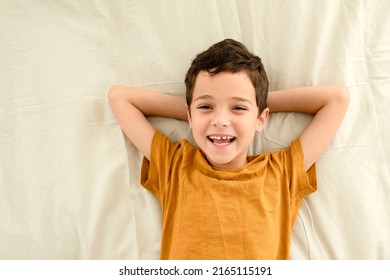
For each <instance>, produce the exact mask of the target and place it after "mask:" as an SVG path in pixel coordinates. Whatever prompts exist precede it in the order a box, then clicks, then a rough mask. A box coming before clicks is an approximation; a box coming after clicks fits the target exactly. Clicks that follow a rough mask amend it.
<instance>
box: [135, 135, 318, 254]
mask: <svg viewBox="0 0 390 280" xmlns="http://www.w3.org/2000/svg"><path fill="white" fill-rule="evenodd" d="M248 160H249V162H248V163H247V164H246V165H245V166H244V167H242V168H240V169H235V170H228V171H226V170H216V169H213V168H212V167H211V166H210V165H209V164H208V162H207V160H206V159H205V158H204V157H203V155H202V152H201V151H200V149H198V148H195V147H194V146H192V145H191V144H190V143H189V142H188V141H186V140H181V141H180V142H178V143H176V144H174V143H172V142H171V141H170V140H169V139H168V138H167V137H166V136H165V135H163V134H161V133H160V132H158V131H156V133H155V135H154V138H153V141H152V146H151V161H150V162H149V161H148V160H147V159H144V161H143V163H142V171H141V184H142V185H143V186H144V187H145V188H146V189H148V190H149V191H151V192H152V193H153V194H154V195H156V196H157V198H158V199H159V201H160V203H161V207H162V221H163V229H162V241H161V259H288V258H289V257H290V242H291V232H292V228H293V225H294V223H295V219H296V217H297V214H298V211H299V207H300V205H301V202H302V200H303V198H304V197H305V196H307V195H308V194H310V193H312V192H314V191H316V189H317V182H316V170H315V165H313V166H312V167H311V169H310V170H309V171H308V172H307V173H306V172H305V169H304V165H303V153H302V149H301V144H300V142H299V139H296V140H294V141H293V142H292V143H291V146H290V147H288V148H285V149H283V150H281V151H279V152H275V153H264V154H261V155H259V156H253V157H249V158H248Z"/></svg>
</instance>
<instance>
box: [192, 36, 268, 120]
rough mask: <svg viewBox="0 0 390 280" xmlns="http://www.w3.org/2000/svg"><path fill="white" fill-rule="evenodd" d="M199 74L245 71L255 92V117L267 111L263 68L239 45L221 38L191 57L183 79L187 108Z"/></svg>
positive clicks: (258, 61) (265, 75) (266, 86)
mask: <svg viewBox="0 0 390 280" xmlns="http://www.w3.org/2000/svg"><path fill="white" fill-rule="evenodd" d="M200 71H207V72H208V73H209V74H210V75H216V74H218V73H220V72H224V71H227V72H232V73H236V72H239V71H245V72H246V73H247V75H248V77H249V79H250V80H251V82H252V84H253V87H254V88H255V91H256V104H257V106H258V107H259V115H260V114H261V112H262V111H263V110H264V109H265V108H267V95H268V87H269V82H268V78H267V74H266V72H265V69H264V66H263V64H262V63H261V59H260V58H259V57H258V56H256V55H253V54H251V53H250V52H249V51H248V49H247V48H246V47H245V46H244V45H243V44H242V43H240V42H237V41H235V40H233V39H225V40H223V41H221V42H218V43H216V44H214V45H212V46H211V47H210V48H209V49H207V50H206V51H204V52H202V53H200V54H198V55H197V56H196V57H195V59H194V60H193V61H192V63H191V66H190V68H189V69H188V71H187V74H186V77H185V85H186V101H187V105H188V107H190V105H191V102H192V94H193V91H194V86H195V81H196V78H197V76H198V74H199V72H200Z"/></svg>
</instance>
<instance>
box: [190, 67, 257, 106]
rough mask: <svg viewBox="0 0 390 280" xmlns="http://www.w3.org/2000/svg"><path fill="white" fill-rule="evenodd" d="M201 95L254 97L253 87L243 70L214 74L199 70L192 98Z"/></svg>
mask: <svg viewBox="0 0 390 280" xmlns="http://www.w3.org/2000/svg"><path fill="white" fill-rule="evenodd" d="M201 95H208V96H210V97H215V98H246V99H253V100H255V99H256V96H255V88H254V86H253V84H252V82H251V80H250V78H249V76H248V74H247V73H246V72H245V71H240V72H236V73H231V72H220V73H218V74H216V75H210V74H209V73H208V72H207V71H201V72H199V74H198V76H197V78H196V81H195V86H194V91H193V96H192V100H195V99H196V98H197V97H199V96H201Z"/></svg>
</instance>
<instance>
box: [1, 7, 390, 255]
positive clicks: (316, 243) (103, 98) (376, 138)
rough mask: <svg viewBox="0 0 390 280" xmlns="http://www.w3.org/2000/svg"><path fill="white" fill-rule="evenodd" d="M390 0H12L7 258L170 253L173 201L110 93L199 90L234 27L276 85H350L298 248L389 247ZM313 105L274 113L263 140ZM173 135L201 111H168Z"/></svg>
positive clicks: (166, 124)
mask: <svg viewBox="0 0 390 280" xmlns="http://www.w3.org/2000/svg"><path fill="white" fill-rule="evenodd" d="M389 10H390V1H381V0H370V1H363V0H362V1H358V0H340V1H323V0H302V1H288V0H262V1H254V0H253V1H245V0H237V1H233V0H224V1H222V0H221V1H206V0H201V1H199V0H191V1H190V0H186V1H180V0H171V1H152V0H147V1H138V0H130V1H125V0H122V1H119V0H118V1H109V0H105V1H43V0H40V1H39V0H36V1H13V0H4V1H1V2H0V221H1V222H0V240H1V242H0V259H158V258H159V245H160V233H161V219H160V206H159V204H158V201H157V200H156V199H155V198H154V197H153V196H152V195H151V194H150V193H148V192H147V191H146V190H144V189H143V188H141V187H140V185H139V169H140V163H141V157H140V155H139V153H138V152H137V151H136V150H135V149H134V147H133V146H132V145H131V144H130V143H129V142H128V141H127V140H125V138H124V135H123V134H122V132H121V129H120V127H119V126H118V124H117V123H116V121H115V119H114V116H113V114H112V112H111V110H110V108H109V105H108V102H107V91H108V89H109V87H110V86H111V85H113V84H124V85H132V86H142V87H146V88H151V89H155V90H162V91H166V92H169V93H171V94H175V95H183V94H184V84H183V79H184V74H185V72H186V70H187V68H188V66H189V64H190V62H191V59H193V57H194V56H195V55H196V54H197V53H199V52H200V51H202V50H204V49H205V48H207V47H209V46H210V45H211V44H213V43H215V42H217V41H220V40H222V39H224V38H234V39H236V40H240V41H242V42H243V43H244V44H246V45H247V46H248V48H249V49H250V50H251V51H253V52H255V53H256V54H258V55H259V56H260V57H262V59H263V62H264V64H265V67H266V69H267V72H268V75H269V78H270V86H271V90H274V89H282V88H289V87H295V86H308V85H325V84H344V85H346V86H347V87H348V90H349V94H350V105H349V109H348V112H347V114H346V117H345V119H344V121H343V123H342V125H341V127H340V129H339V131H338V132H337V135H336V137H335V139H334V140H333V142H332V143H331V145H330V146H329V148H328V149H327V151H326V152H325V153H324V154H323V156H322V157H321V158H320V160H319V161H318V163H317V173H318V182H319V190H318V192H317V193H315V194H313V195H311V196H310V197H309V198H307V199H306V200H305V202H304V203H303V205H302V209H301V211H300V215H299V218H298V220H297V223H296V226H295V228H294V236H293V243H292V258H293V259H390V203H389V202H390V168H389V161H390V132H389V131H390V121H389V116H388V111H389V110H390V92H389V91H390V35H389V34H390V33H389V30H390V17H389V15H388V11H389ZM309 120H310V117H308V116H305V115H301V114H295V113H294V114H274V115H272V116H271V118H270V121H269V123H268V125H267V127H266V129H265V131H264V133H262V134H260V135H258V136H257V137H256V139H255V141H254V143H253V145H252V147H251V153H255V152H256V153H258V152H261V151H264V150H274V149H279V148H281V147H283V146H286V145H288V144H289V142H290V141H291V140H292V139H293V138H294V137H296V136H297V135H299V133H300V131H301V130H302V129H303V128H304V126H305V125H306V124H307V122H308V121H309ZM152 121H153V123H154V124H155V125H156V127H158V128H159V129H161V130H162V131H163V132H165V133H167V134H168V135H169V136H170V137H171V138H172V139H176V140H178V139H179V138H182V137H189V138H190V139H191V133H190V130H189V128H188V126H187V123H185V122H180V121H175V120H167V119H161V118H154V119H153V120H152Z"/></svg>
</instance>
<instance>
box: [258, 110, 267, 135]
mask: <svg viewBox="0 0 390 280" xmlns="http://www.w3.org/2000/svg"><path fill="white" fill-rule="evenodd" d="M268 116H269V108H265V109H264V110H263V112H261V114H260V116H259V118H258V119H257V126H256V131H257V132H261V131H262V130H263V129H264V126H265V123H266V122H267V119H268Z"/></svg>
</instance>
